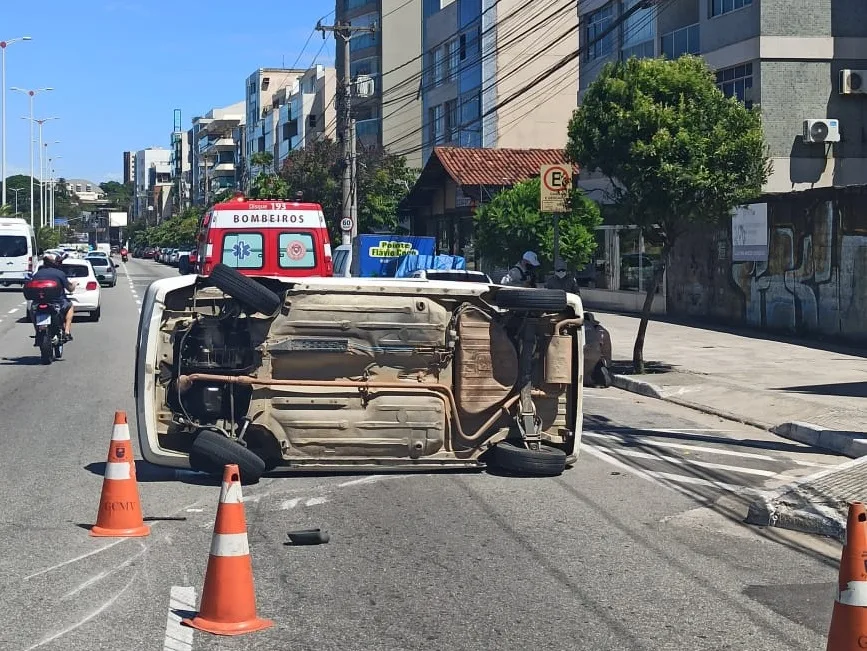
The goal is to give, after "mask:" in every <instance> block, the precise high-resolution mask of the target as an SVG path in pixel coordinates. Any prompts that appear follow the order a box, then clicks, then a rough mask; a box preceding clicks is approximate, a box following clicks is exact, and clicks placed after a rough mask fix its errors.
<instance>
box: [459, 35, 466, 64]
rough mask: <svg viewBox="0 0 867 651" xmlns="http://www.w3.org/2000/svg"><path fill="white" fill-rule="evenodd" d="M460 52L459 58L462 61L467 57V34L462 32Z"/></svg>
mask: <svg viewBox="0 0 867 651" xmlns="http://www.w3.org/2000/svg"><path fill="white" fill-rule="evenodd" d="M458 52H459V58H460V60H461V61H463V60H464V59H466V58H467V35H466V34H461V38H460V39H459V41H458Z"/></svg>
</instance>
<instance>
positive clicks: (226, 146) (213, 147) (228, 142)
mask: <svg viewBox="0 0 867 651" xmlns="http://www.w3.org/2000/svg"><path fill="white" fill-rule="evenodd" d="M220 151H235V141H234V139H232V138H216V139H215V140H211V141H210V142H205V143H202V142H199V153H200V154H216V153H217V152H220Z"/></svg>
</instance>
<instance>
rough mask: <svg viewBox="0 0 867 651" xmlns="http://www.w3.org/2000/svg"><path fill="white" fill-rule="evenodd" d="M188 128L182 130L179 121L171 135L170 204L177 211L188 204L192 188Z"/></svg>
mask: <svg viewBox="0 0 867 651" xmlns="http://www.w3.org/2000/svg"><path fill="white" fill-rule="evenodd" d="M191 137H192V134H191V133H190V131H189V130H187V131H184V130H183V129H182V128H181V124H180V122H178V123H177V124H175V128H174V130H173V131H172V135H171V150H172V155H171V160H170V161H169V163H170V165H171V168H172V182H173V183H172V204H173V206H174V209H175V210H176V211H178V212H180V211H181V210H183V209H184V208H186V207H187V206H189V205H190V200H191V194H190V192H191V188H192V175H191V166H192V151H191V146H190V145H191V142H192V141H191Z"/></svg>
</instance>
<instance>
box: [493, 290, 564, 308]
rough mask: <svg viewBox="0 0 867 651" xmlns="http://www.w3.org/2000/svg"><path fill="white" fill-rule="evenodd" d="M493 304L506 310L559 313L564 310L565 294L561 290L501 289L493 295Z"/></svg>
mask: <svg viewBox="0 0 867 651" xmlns="http://www.w3.org/2000/svg"><path fill="white" fill-rule="evenodd" d="M494 304H495V305H496V306H497V307H501V308H504V309H507V310H526V311H532V312H561V311H563V310H565V309H566V307H567V304H566V292H564V291H563V290H562V289H533V288H530V287H503V288H502V289H499V290H497V293H496V294H495V295H494Z"/></svg>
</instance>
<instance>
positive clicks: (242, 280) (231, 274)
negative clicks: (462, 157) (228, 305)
mask: <svg viewBox="0 0 867 651" xmlns="http://www.w3.org/2000/svg"><path fill="white" fill-rule="evenodd" d="M210 280H211V284H212V285H214V287H216V288H217V289H219V290H221V291H223V292H225V293H226V294H228V295H229V296H231V297H232V298H234V299H235V300H236V301H238V302H239V303H241V304H242V305H244V307H246V308H248V309H250V310H252V311H253V312H261V313H262V314H268V315H270V314H274V313H275V312H276V311H277V310H278V309H280V306H281V305H283V300H282V299H281V298H280V297H279V296H278V295H277V294H275V293H274V292H272V291H271V290H270V289H268V288H267V287H263V286H262V285H260V284H259V283H258V282H256V281H255V280H253V279H252V278H248V277H247V276H244V275H242V274H240V273H239V272H238V271H236V270H235V269H232V267H229V266H226V265H224V264H223V263H218V264H217V265H215V266H214V269H213V270H212V271H211V275H210Z"/></svg>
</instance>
